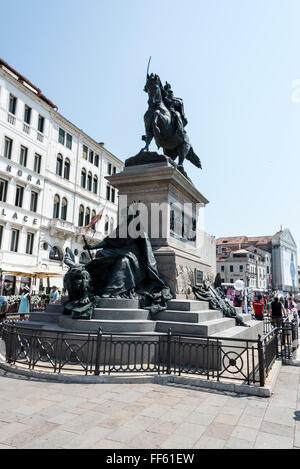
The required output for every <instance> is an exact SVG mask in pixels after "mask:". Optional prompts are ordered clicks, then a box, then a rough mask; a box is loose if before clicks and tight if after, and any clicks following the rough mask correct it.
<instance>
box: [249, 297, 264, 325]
mask: <svg viewBox="0 0 300 469" xmlns="http://www.w3.org/2000/svg"><path fill="white" fill-rule="evenodd" d="M252 304H253V308H254V314H255V319H256V320H257V321H263V320H264V305H265V304H264V302H263V300H262V296H261V295H258V297H257V300H254V301H253V303H252Z"/></svg>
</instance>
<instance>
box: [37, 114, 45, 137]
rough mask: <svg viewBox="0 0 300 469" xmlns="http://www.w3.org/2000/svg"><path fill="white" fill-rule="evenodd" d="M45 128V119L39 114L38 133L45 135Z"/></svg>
mask: <svg viewBox="0 0 300 469" xmlns="http://www.w3.org/2000/svg"><path fill="white" fill-rule="evenodd" d="M44 126H45V118H44V117H43V116H41V115H40V114H39V119H38V131H39V132H41V134H43V133H44Z"/></svg>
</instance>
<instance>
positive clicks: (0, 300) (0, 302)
mask: <svg viewBox="0 0 300 469" xmlns="http://www.w3.org/2000/svg"><path fill="white" fill-rule="evenodd" d="M6 311H7V303H6V301H5V299H4V297H3V296H1V295H0V321H1V320H3V319H5V317H6Z"/></svg>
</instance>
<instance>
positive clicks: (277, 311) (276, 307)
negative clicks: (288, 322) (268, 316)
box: [271, 296, 284, 327]
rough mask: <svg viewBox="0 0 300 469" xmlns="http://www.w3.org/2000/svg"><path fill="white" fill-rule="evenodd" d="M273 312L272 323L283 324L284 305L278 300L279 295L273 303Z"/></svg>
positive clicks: (279, 325)
mask: <svg viewBox="0 0 300 469" xmlns="http://www.w3.org/2000/svg"><path fill="white" fill-rule="evenodd" d="M271 313H272V324H273V326H274V327H281V326H282V318H283V314H284V307H283V305H282V303H281V302H280V301H279V300H278V296H275V298H274V300H273V301H272V303H271Z"/></svg>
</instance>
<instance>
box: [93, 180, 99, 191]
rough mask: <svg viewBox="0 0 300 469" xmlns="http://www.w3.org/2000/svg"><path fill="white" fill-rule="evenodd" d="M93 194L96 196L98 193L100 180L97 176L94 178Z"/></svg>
mask: <svg viewBox="0 0 300 469" xmlns="http://www.w3.org/2000/svg"><path fill="white" fill-rule="evenodd" d="M93 192H94V194H97V193H98V178H97V176H94V186H93Z"/></svg>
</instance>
